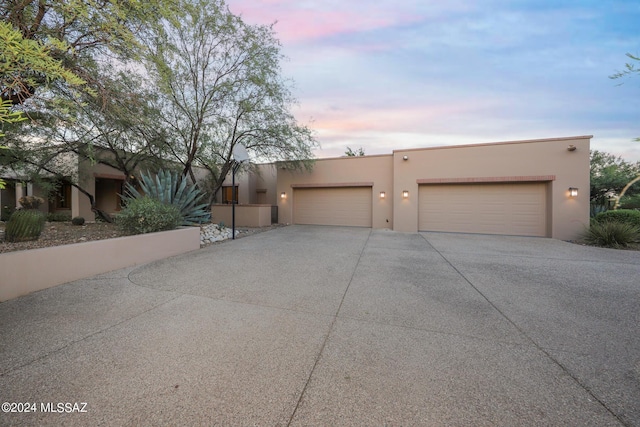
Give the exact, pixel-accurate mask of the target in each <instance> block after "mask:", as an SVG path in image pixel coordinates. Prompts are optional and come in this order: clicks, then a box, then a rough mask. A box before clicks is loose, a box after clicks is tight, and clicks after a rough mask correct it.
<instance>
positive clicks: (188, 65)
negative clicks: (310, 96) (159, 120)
mask: <svg viewBox="0 0 640 427" xmlns="http://www.w3.org/2000/svg"><path fill="white" fill-rule="evenodd" d="M181 9H182V10H184V17H183V18H182V19H181V20H180V22H178V23H175V22H174V23H169V22H166V23H165V25H163V26H162V28H161V30H159V31H157V33H156V34H154V36H155V37H154V40H153V43H152V44H151V45H150V48H149V54H148V55H147V57H146V58H145V62H146V64H145V66H146V69H147V70H149V74H150V76H151V80H152V81H151V82H150V83H151V84H152V85H153V88H154V90H155V91H156V93H158V94H159V96H160V98H159V100H158V104H159V106H160V108H161V109H162V111H163V117H164V118H165V127H166V129H167V130H168V132H169V133H170V135H169V137H168V138H167V139H166V141H167V148H168V149H167V152H168V153H169V154H170V155H171V156H174V158H175V160H177V161H178V162H180V163H181V164H182V165H183V166H184V168H183V175H185V176H186V175H189V176H190V178H191V180H192V181H195V179H196V177H195V174H194V172H193V167H194V166H196V165H198V166H202V167H204V168H206V169H207V170H208V171H209V172H210V173H211V174H212V176H213V177H214V179H215V185H214V187H213V191H212V192H211V199H210V200H209V202H211V201H212V197H213V195H215V194H216V193H217V191H218V190H219V189H220V187H221V186H222V183H223V182H224V180H225V178H226V177H227V175H228V174H229V172H230V171H231V168H232V162H233V160H232V155H231V154H232V152H233V148H234V147H235V146H236V145H237V144H242V145H244V147H245V148H246V149H247V151H248V153H249V154H250V155H251V156H252V157H254V158H259V159H261V160H262V161H267V160H271V161H276V160H280V161H287V162H288V164H290V165H296V166H305V167H307V166H309V165H310V164H311V163H310V162H304V160H306V159H311V158H313V151H312V149H313V148H315V147H316V146H317V142H316V141H315V139H314V137H313V132H312V131H311V129H309V128H308V127H307V126H304V125H301V124H299V123H298V121H297V120H296V118H295V117H294V115H293V114H292V112H291V109H292V107H293V106H294V105H295V99H294V97H293V96H292V93H291V89H290V86H291V85H290V83H291V82H290V81H289V80H286V79H284V78H282V76H281V67H280V61H281V60H282V58H283V55H282V53H281V52H280V42H279V41H278V40H277V38H276V37H275V32H274V30H273V26H262V25H249V24H247V23H245V22H244V21H243V20H242V18H241V17H239V16H236V15H234V14H232V13H231V12H230V11H229V9H228V7H227V5H226V4H225V2H224V1H223V0H184V1H182V2H181Z"/></svg>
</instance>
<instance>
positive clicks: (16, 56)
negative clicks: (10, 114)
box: [0, 22, 86, 105]
mask: <svg viewBox="0 0 640 427" xmlns="http://www.w3.org/2000/svg"><path fill="white" fill-rule="evenodd" d="M56 50H57V51H66V50H69V46H68V45H67V44H66V43H65V42H64V41H61V40H56V39H54V38H47V39H46V41H45V42H44V43H43V42H42V41H41V40H37V39H29V38H24V37H23V34H22V33H21V32H20V31H18V30H17V29H14V28H13V26H12V25H11V24H10V23H8V22H0V88H1V89H2V95H3V98H4V99H5V100H9V101H10V102H11V104H10V105H13V104H18V103H21V102H23V101H24V100H25V99H27V98H29V97H30V96H31V95H32V94H33V92H34V90H35V88H37V87H39V86H46V85H48V84H49V83H51V82H52V81H53V80H63V81H65V82H66V83H67V84H69V86H70V87H80V86H83V85H84V84H85V83H86V82H85V81H84V80H83V79H81V78H80V77H78V76H77V75H76V74H74V73H73V72H72V71H71V70H70V69H68V68H66V67H65V66H64V65H62V62H61V61H59V60H57V59H55V58H54V57H53V56H52V53H53V51H56Z"/></svg>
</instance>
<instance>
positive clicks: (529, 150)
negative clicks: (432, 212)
mask: <svg viewBox="0 0 640 427" xmlns="http://www.w3.org/2000/svg"><path fill="white" fill-rule="evenodd" d="M590 138H591V137H590V136H586V137H572V138H557V139H543V140H530V141H514V142H502V143H493V144H477V145H463V146H452V147H439V148H426V149H419V150H397V151H395V152H394V155H393V157H394V159H393V166H394V191H395V193H396V194H401V192H402V191H403V190H408V191H409V193H410V197H409V198H408V199H402V198H401V197H396V198H395V199H394V229H395V230H397V231H417V223H418V208H417V203H418V198H417V194H418V185H419V184H418V181H419V180H425V179H442V180H446V179H455V178H464V179H473V180H474V181H476V182H482V181H483V180H482V179H478V178H484V179H486V181H487V182H490V181H492V180H498V181H503V182H509V180H510V179H511V180H512V181H514V182H517V181H518V180H520V179H522V178H524V177H531V178H532V179H541V180H545V179H546V177H550V176H553V177H554V179H552V180H548V181H547V182H548V183H549V189H550V193H549V200H548V203H547V208H548V209H549V210H550V211H549V212H548V216H547V218H548V220H549V219H550V221H548V224H550V230H549V231H550V235H549V237H554V238H558V239H575V238H576V237H577V234H579V233H580V232H581V231H582V229H583V227H584V225H586V224H588V222H589V143H590ZM569 145H573V146H574V147H575V148H576V149H575V150H574V151H569V150H568V147H569ZM404 156H407V157H408V160H403V157H404ZM569 187H577V188H578V189H579V194H578V197H575V198H570V197H569V194H568V190H569ZM549 202H550V203H549Z"/></svg>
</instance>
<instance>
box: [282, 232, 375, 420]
mask: <svg viewBox="0 0 640 427" xmlns="http://www.w3.org/2000/svg"><path fill="white" fill-rule="evenodd" d="M370 238H371V230H369V234H368V235H367V240H365V242H364V245H362V249H361V250H360V255H359V256H358V261H357V262H356V265H355V266H354V267H353V272H352V273H351V277H350V278H349V283H347V286H346V288H345V290H344V293H343V294H342V298H341V299H340V304H339V305H338V309H337V310H336V313H335V314H334V315H333V320H332V321H331V325H329V329H328V330H327V334H326V335H325V336H324V340H323V341H322V345H321V346H320V351H318V355H317V356H316V360H315V361H314V362H313V367H312V368H311V371H310V372H309V376H308V377H307V381H305V383H304V387H303V388H302V391H301V392H300V396H299V397H298V401H297V402H296V406H295V408H293V411H292V412H291V417H289V421H288V422H287V427H288V426H290V425H291V423H292V422H293V418H294V417H295V415H296V412H297V411H298V408H299V407H300V404H301V403H302V399H303V398H304V395H305V392H306V391H307V387H308V386H309V383H310V382H311V377H313V373H314V372H315V370H316V367H317V366H318V363H319V362H320V358H321V357H322V354H323V353H324V348H325V346H326V345H327V341H329V336H330V335H331V332H332V331H333V328H334V326H335V324H336V320H338V316H339V314H340V310H341V309H342V304H343V303H344V299H345V297H346V296H347V292H349V287H350V286H351V282H353V277H354V276H355V274H356V271H358V265H360V260H361V259H362V255H363V254H364V250H365V249H366V248H367V243H368V242H369V239H370Z"/></svg>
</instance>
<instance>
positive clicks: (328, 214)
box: [293, 187, 371, 227]
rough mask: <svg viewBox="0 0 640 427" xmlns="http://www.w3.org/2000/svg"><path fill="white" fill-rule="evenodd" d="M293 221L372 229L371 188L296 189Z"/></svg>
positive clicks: (296, 222)
mask: <svg viewBox="0 0 640 427" xmlns="http://www.w3.org/2000/svg"><path fill="white" fill-rule="evenodd" d="M293 222H294V224H316V225H344V226H356V227H371V187H329V188H296V189H294V190H293Z"/></svg>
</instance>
